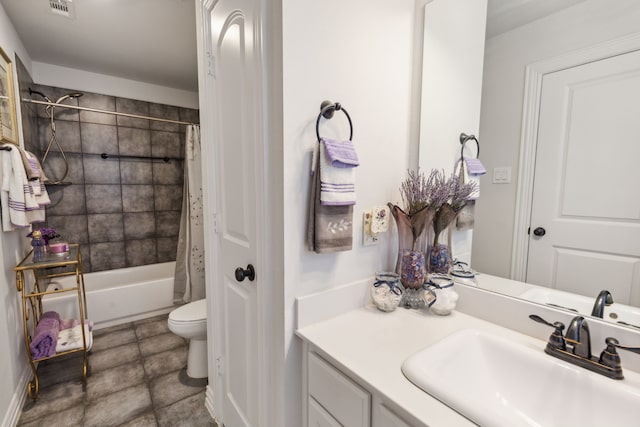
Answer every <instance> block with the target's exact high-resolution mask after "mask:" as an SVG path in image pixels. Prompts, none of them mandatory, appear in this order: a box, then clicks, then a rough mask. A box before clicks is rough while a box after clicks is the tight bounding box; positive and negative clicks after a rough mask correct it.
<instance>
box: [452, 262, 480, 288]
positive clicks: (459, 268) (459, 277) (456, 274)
mask: <svg viewBox="0 0 640 427" xmlns="http://www.w3.org/2000/svg"><path fill="white" fill-rule="evenodd" d="M451 278H452V279H453V281H454V282H455V283H458V284H463V285H469V286H478V281H477V280H476V272H475V271H473V270H472V269H471V268H470V267H469V264H467V263H466V262H462V261H457V260H456V261H454V263H453V268H452V269H451Z"/></svg>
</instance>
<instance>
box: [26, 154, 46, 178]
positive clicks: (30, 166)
mask: <svg viewBox="0 0 640 427" xmlns="http://www.w3.org/2000/svg"><path fill="white" fill-rule="evenodd" d="M20 156H21V157H22V163H23V164H24V170H25V172H26V174H27V179H28V180H29V181H35V180H36V179H39V180H41V181H43V182H47V181H48V180H49V179H48V178H47V177H46V175H45V174H44V171H43V170H42V167H41V166H40V162H39V161H38V158H37V157H36V156H35V155H34V154H33V153H31V152H29V151H27V150H22V149H20Z"/></svg>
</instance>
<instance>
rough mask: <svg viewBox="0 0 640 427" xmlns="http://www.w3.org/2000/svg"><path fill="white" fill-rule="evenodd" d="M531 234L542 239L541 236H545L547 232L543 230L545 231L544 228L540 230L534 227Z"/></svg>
mask: <svg viewBox="0 0 640 427" xmlns="http://www.w3.org/2000/svg"><path fill="white" fill-rule="evenodd" d="M533 234H534V235H536V236H538V237H542V236H544V235H545V234H547V230H545V229H544V228H542V227H536V229H535V230H533Z"/></svg>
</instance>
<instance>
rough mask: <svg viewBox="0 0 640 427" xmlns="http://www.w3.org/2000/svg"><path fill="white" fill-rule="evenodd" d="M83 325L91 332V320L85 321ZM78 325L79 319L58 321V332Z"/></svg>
mask: <svg viewBox="0 0 640 427" xmlns="http://www.w3.org/2000/svg"><path fill="white" fill-rule="evenodd" d="M84 323H85V325H88V326H89V330H90V331H93V320H85V321H84ZM79 324H80V320H79V319H62V320H61V321H60V330H61V331H62V330H64V329H71V328H75V327H76V326H78V325H79Z"/></svg>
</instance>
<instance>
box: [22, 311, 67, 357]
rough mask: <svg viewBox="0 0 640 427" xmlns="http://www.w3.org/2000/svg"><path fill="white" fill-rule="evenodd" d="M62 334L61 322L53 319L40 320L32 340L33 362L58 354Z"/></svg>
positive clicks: (30, 346) (30, 348)
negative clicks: (59, 339)
mask: <svg viewBox="0 0 640 427" xmlns="http://www.w3.org/2000/svg"><path fill="white" fill-rule="evenodd" d="M58 333H60V322H59V321H58V320H56V319H55V318H53V317H46V318H42V319H40V321H39V322H38V325H37V326H36V330H35V332H34V334H33V338H32V339H31V344H30V345H29V350H30V351H31V357H32V358H33V360H37V359H42V358H45V357H51V356H53V355H54V354H56V345H57V343H58Z"/></svg>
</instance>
